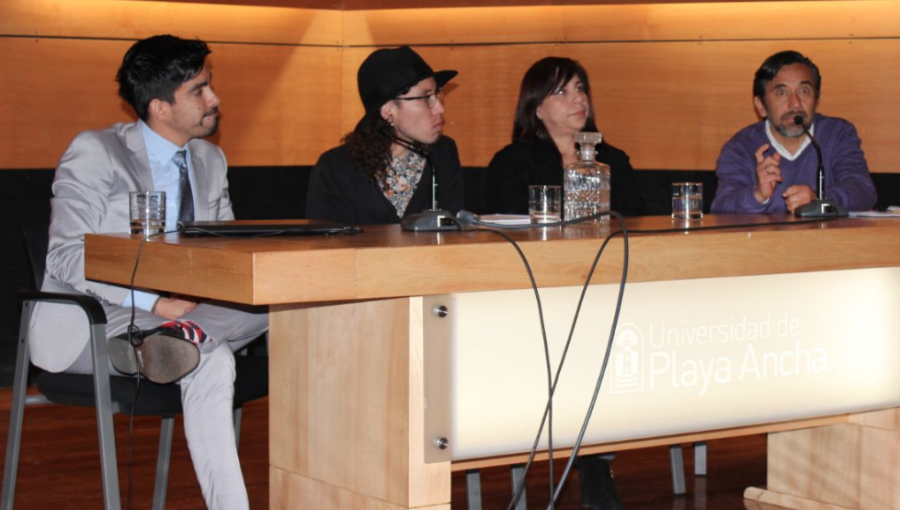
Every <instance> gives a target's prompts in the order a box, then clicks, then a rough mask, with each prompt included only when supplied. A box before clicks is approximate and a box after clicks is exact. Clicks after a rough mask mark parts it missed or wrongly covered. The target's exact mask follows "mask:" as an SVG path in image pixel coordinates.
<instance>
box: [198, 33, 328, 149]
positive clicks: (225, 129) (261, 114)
mask: <svg viewBox="0 0 900 510" xmlns="http://www.w3.org/2000/svg"><path fill="white" fill-rule="evenodd" d="M213 49H214V51H215V53H213V55H212V57H214V60H213V66H214V67H213V72H214V73H215V89H216V91H217V93H218V94H219V97H220V99H221V101H222V106H221V112H222V120H221V124H220V129H219V134H218V135H217V136H218V142H217V143H219V144H220V145H221V146H222V149H223V150H224V151H225V154H226V155H227V156H228V161H229V164H231V165H241V166H268V165H311V164H313V163H315V161H316V160H317V159H318V157H319V154H320V153H322V151H323V150H324V149H326V148H328V147H330V146H331V145H334V144H335V142H336V140H337V139H339V138H340V135H341V132H340V118H341V117H340V115H341V79H342V78H341V55H342V50H341V49H340V48H329V47H322V48H311V47H295V46H247V45H240V44H215V45H214V46H213Z"/></svg>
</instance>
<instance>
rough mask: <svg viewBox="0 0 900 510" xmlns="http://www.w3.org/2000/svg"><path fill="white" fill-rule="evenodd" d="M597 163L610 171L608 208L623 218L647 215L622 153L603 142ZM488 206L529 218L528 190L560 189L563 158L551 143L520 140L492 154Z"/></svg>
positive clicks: (628, 162)
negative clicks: (549, 187) (557, 187)
mask: <svg viewBox="0 0 900 510" xmlns="http://www.w3.org/2000/svg"><path fill="white" fill-rule="evenodd" d="M596 159H597V161H599V162H601V163H606V164H607V165H609V167H610V177H611V181H612V194H611V197H610V208H611V209H612V210H613V211H617V212H619V213H620V214H622V215H623V216H640V215H643V214H646V213H647V208H646V206H645V205H644V199H643V198H642V197H641V193H640V190H639V189H638V186H637V183H636V182H635V179H634V169H633V168H631V162H630V161H629V160H628V155H627V154H625V152H623V151H621V150H619V149H617V148H615V147H613V146H612V145H610V144H608V143H606V142H604V143H602V144H600V147H598V148H597V158H596ZM487 181H488V184H487V188H488V196H487V206H488V211H490V212H492V213H504V214H528V186H532V185H537V184H546V185H552V186H562V185H563V164H562V155H561V154H560V153H559V150H557V148H556V145H555V144H554V143H553V141H551V140H541V139H538V140H535V141H533V142H532V141H524V140H519V141H516V142H514V143H512V144H510V145H507V146H506V147H504V148H503V149H501V150H500V151H499V152H497V153H496V154H494V158H493V159H492V160H491V163H490V165H489V166H488V174H487Z"/></svg>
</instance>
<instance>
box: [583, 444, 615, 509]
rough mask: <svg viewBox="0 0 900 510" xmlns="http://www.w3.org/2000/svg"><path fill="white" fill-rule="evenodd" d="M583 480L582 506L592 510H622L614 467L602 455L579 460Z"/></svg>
mask: <svg viewBox="0 0 900 510" xmlns="http://www.w3.org/2000/svg"><path fill="white" fill-rule="evenodd" d="M578 475H579V478H580V479H581V505H582V506H583V507H585V508H590V509H591V510H622V500H621V499H619V491H617V490H616V481H615V480H614V479H613V474H612V467H611V466H610V464H609V461H608V460H607V459H604V458H603V457H602V456H600V455H586V456H584V457H581V458H580V459H578Z"/></svg>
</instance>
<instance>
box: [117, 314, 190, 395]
mask: <svg viewBox="0 0 900 510" xmlns="http://www.w3.org/2000/svg"><path fill="white" fill-rule="evenodd" d="M107 350H108V351H109V360H110V362H111V363H112V366H113V367H114V368H115V369H116V370H118V371H119V372H121V373H123V374H126V375H133V374H136V373H138V372H140V374H141V375H143V376H144V377H146V378H147V379H149V380H150V381H153V382H155V383H157V384H169V383H171V382H175V381H177V380H179V379H181V378H182V377H184V376H186V375H187V374H189V373H191V372H193V371H194V369H195V368H197V365H198V364H199V363H200V350H199V349H198V348H197V346H196V345H194V343H193V342H191V341H190V340H187V339H185V337H184V334H183V333H182V330H181V328H177V327H172V326H170V325H169V323H167V324H166V325H164V326H160V327H158V328H154V329H150V330H146V331H140V332H139V333H138V334H136V335H135V334H133V335H132V338H131V340H130V341H129V338H128V333H123V334H121V335H118V336H115V337H113V338H111V339H110V340H109V343H108V344H107Z"/></svg>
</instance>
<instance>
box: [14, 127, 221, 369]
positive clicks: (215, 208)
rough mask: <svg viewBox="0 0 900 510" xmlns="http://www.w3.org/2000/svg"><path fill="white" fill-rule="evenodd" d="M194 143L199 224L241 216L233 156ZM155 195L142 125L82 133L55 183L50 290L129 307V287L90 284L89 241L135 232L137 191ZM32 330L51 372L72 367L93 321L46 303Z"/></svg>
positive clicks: (35, 351)
mask: <svg viewBox="0 0 900 510" xmlns="http://www.w3.org/2000/svg"><path fill="white" fill-rule="evenodd" d="M189 146H190V153H191V164H192V166H193V170H194V188H195V189H194V190H193V194H194V215H195V218H196V220H198V221H201V220H231V219H234V214H233V213H232V211H231V200H230V199H229V196H228V180H227V177H226V170H227V164H226V162H225V155H224V154H223V153H222V151H221V149H219V148H218V147H216V146H215V145H213V144H211V143H209V142H205V141H203V140H192V141H191V142H190V143H189ZM151 190H153V177H152V175H151V173H150V162H149V160H148V158H147V150H146V149H145V147H144V139H143V137H142V136H141V129H140V125H139V124H137V123H132V124H115V125H114V126H112V127H110V128H108V129H104V130H102V131H85V132H83V133H81V134H79V135H78V136H76V137H75V140H73V141H72V144H71V145H70V146H69V148H68V149H67V150H66V152H65V154H63V156H62V159H60V161H59V166H58V167H57V168H56V175H55V177H54V179H53V198H52V199H51V215H50V245H49V249H48V253H47V271H46V273H45V274H44V285H43V290H45V291H49V292H77V293H82V294H87V295H90V296H93V297H94V298H96V299H97V300H99V301H100V302H101V304H103V305H104V307H106V308H107V309H109V307H115V306H119V305H121V304H122V302H123V301H124V300H125V297H126V295H127V293H128V289H127V288H126V287H120V286H116V285H107V284H104V283H98V282H94V281H88V280H85V278H84V236H85V234H99V233H122V232H128V226H129V205H128V194H129V192H131V191H151ZM31 325H32V336H31V338H32V339H31V358H32V361H33V362H34V364H35V365H37V366H39V367H41V368H44V369H46V370H50V371H53V372H59V371H63V370H65V369H66V368H68V367H69V366H70V365H71V364H72V362H73V361H75V359H76V358H77V357H78V355H79V354H81V352H82V351H83V350H84V349H85V346H86V344H87V342H88V338H89V329H88V322H87V319H85V318H84V316H83V314H82V313H81V312H80V310H78V309H76V308H75V307H72V306H69V305H59V304H46V303H42V304H40V305H39V306H38V307H37V309H36V311H35V313H34V314H33V315H32V317H31Z"/></svg>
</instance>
